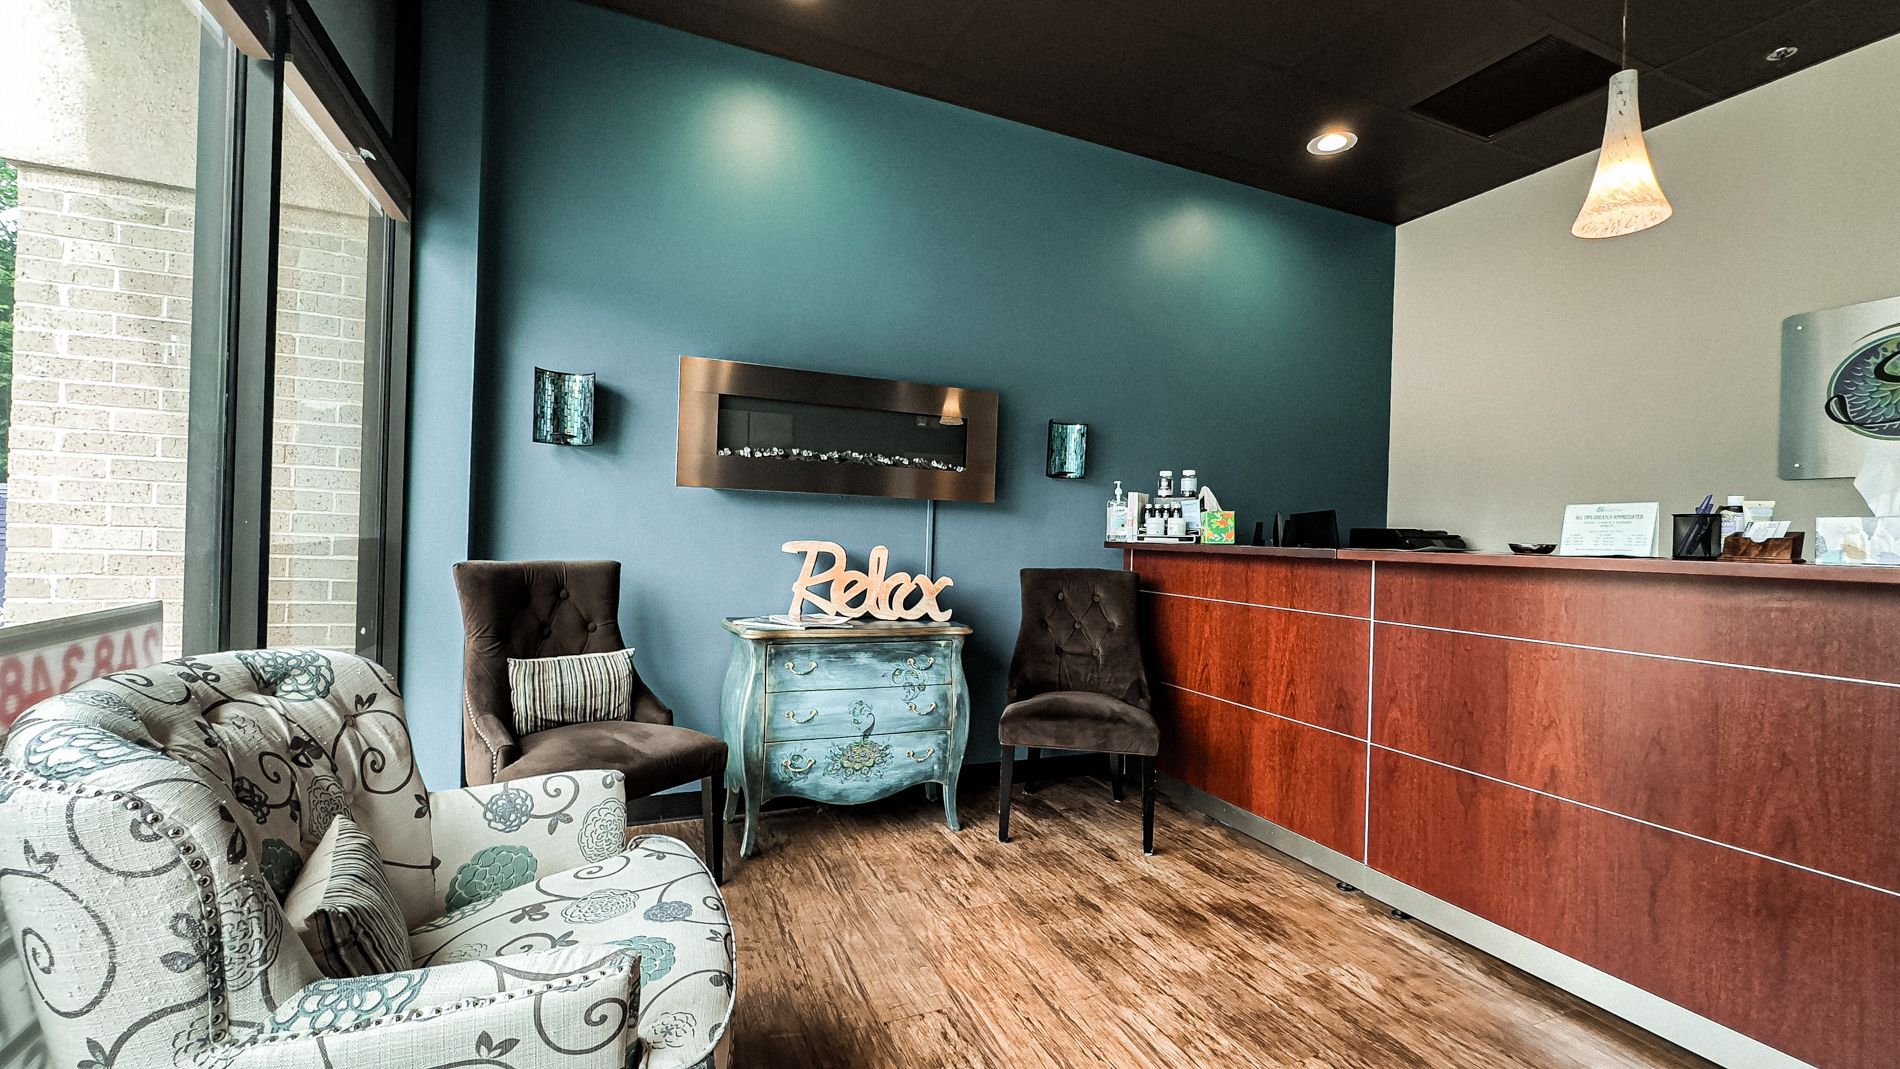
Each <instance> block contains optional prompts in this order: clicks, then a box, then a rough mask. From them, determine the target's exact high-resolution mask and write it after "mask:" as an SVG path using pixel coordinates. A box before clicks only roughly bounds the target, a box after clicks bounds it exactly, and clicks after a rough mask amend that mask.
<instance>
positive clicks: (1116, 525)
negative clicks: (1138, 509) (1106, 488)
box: [1108, 479, 1128, 542]
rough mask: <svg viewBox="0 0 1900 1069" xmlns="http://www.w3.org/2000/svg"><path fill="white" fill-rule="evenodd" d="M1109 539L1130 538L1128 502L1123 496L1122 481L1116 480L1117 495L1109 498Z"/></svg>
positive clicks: (1112, 540) (1121, 539)
mask: <svg viewBox="0 0 1900 1069" xmlns="http://www.w3.org/2000/svg"><path fill="white" fill-rule="evenodd" d="M1108 540H1109V541H1110V542H1125V541H1127V540H1128V502H1127V500H1126V499H1124V498H1123V497H1122V482H1121V480H1120V479H1117V480H1115V496H1114V497H1112V498H1109V500H1108Z"/></svg>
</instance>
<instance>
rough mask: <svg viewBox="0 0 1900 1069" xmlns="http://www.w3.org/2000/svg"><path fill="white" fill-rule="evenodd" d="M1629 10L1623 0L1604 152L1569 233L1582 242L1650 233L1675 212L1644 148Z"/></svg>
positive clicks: (1606, 122)
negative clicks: (1632, 64)
mask: <svg viewBox="0 0 1900 1069" xmlns="http://www.w3.org/2000/svg"><path fill="white" fill-rule="evenodd" d="M1629 48H1630V6H1629V0H1623V69H1622V70H1619V71H1617V72H1616V74H1615V75H1613V76H1612V77H1611V78H1610V111H1609V115H1608V117H1606V118H1605V119H1604V121H1603V148H1602V150H1601V151H1600V152H1598V153H1597V170H1596V174H1595V176H1593V177H1592V178H1591V179H1590V195H1589V196H1588V197H1586V198H1584V201H1583V210H1582V211H1580V212H1578V213H1577V221H1576V222H1574V223H1572V224H1570V232H1571V233H1572V234H1575V235H1576V236H1578V237H1580V238H1615V237H1622V236H1623V235H1624V234H1634V233H1636V232H1637V231H1638V230H1648V229H1649V228H1650V227H1652V226H1655V225H1656V224H1657V223H1660V222H1662V221H1663V220H1664V219H1667V218H1669V216H1670V215H1672V214H1673V213H1674V212H1675V209H1674V208H1672V207H1670V206H1669V198H1668V197H1665V196H1663V191H1662V186H1661V185H1660V184H1658V183H1657V181H1656V168H1655V167H1653V166H1651V164H1650V162H1649V146H1648V145H1646V144H1644V143H1643V117H1642V114H1641V112H1640V111H1639V110H1638V109H1637V106H1636V71H1635V70H1633V69H1631V68H1630V60H1629Z"/></svg>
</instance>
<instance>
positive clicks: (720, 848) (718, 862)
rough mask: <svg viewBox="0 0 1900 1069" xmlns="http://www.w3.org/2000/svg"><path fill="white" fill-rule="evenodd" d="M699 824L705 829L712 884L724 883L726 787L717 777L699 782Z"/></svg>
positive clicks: (707, 861) (707, 858)
mask: <svg viewBox="0 0 1900 1069" xmlns="http://www.w3.org/2000/svg"><path fill="white" fill-rule="evenodd" d="M699 810H700V814H699V815H700V822H701V825H702V826H703V827H704V829H705V835H706V841H705V843H704V849H705V851H706V867H707V868H708V869H710V870H711V871H712V877H713V882H714V883H725V882H726V820H725V816H726V785H725V783H724V782H722V781H721V780H720V779H719V777H717V776H707V777H705V778H704V779H702V780H700V781H699Z"/></svg>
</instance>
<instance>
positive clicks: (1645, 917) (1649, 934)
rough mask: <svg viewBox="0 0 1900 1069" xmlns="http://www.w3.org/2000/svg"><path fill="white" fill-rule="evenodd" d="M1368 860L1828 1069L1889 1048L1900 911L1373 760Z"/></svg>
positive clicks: (1894, 1021) (1578, 811) (1497, 788)
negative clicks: (1370, 840) (1370, 835)
mask: <svg viewBox="0 0 1900 1069" xmlns="http://www.w3.org/2000/svg"><path fill="white" fill-rule="evenodd" d="M1372 811H1373V819H1372V842H1371V844H1370V845H1371V851H1370V856H1371V864H1372V867H1373V868H1375V869H1378V870H1380V871H1381V872H1384V873H1387V874H1388V875H1390V876H1392V877H1393V878H1395V879H1398V880H1401V881H1403V882H1405V883H1407V884H1410V885H1412V886H1413V887H1416V888H1419V889H1420V890H1423V891H1425V892H1426V893H1428V894H1431V895H1435V896H1437V897H1439V898H1442V899H1444V900H1445V901H1448V902H1451V903H1453V904H1454V905H1457V906H1460V907H1463V908H1464V909H1467V910H1470V911H1471V912H1473V913H1476V914H1478V915H1479V916H1481V917H1484V918H1486V919H1488V920H1491V921H1493V922H1495V923H1498V924H1500V925H1503V926H1504V927H1506V928H1509V929H1511V930H1513V931H1516V932H1519V933H1521V934H1523V935H1525V936H1527V937H1529V938H1531V939H1533V940H1536V941H1537V942H1539V943H1542V944H1544V945H1545V946H1548V947H1550V948H1552V949H1554V950H1556V951H1558V952H1560V953H1563V954H1567V955H1569V956H1571V957H1573V958H1576V959H1577V960H1579V961H1582V962H1585V963H1587V964H1589V965H1593V966H1595V967H1597V968H1599V969H1602V970H1604V971H1605V972H1608V973H1611V974H1612V975H1615V976H1619V977H1621V978H1623V979H1624V980H1627V981H1629V982H1630V983H1632V984H1635V985H1637V986H1638V987H1642V988H1645V989H1647V990H1649V991H1652V992H1654V993H1655V994H1657V995H1660V996H1662V997H1663V998H1665V999H1668V1000H1669V1001H1671V1002H1675V1003H1677V1004H1678V1005H1681V1006H1683V1007H1685V1008H1687V1009H1689V1010H1691V1011H1693V1012H1696V1013H1700V1014H1702V1015H1704V1016H1706V1017H1709V1018H1711V1019H1713V1020H1716V1021H1718V1022H1721V1023H1722V1024H1725V1025H1728V1026H1729V1027H1731V1028H1734V1029H1736V1030H1737V1031H1740V1032H1743V1033H1746V1034H1748V1035H1751V1036H1754V1037H1755V1038H1757V1039H1759V1040H1761V1041H1762V1042H1764V1043H1767V1044H1768V1045H1770V1046H1772V1047H1776V1048H1779V1049H1781V1050H1784V1051H1786V1052H1788V1053H1789V1054H1792V1055H1794V1056H1795V1057H1797V1058H1801V1059H1803V1060H1806V1061H1809V1062H1812V1063H1814V1064H1815V1065H1818V1066H1822V1067H1824V1069H1875V1067H1882V1069H1886V1067H1891V1066H1892V1065H1893V1064H1894V1052H1895V1051H1896V1050H1900V999H1896V998H1895V997H1894V992H1896V991H1900V898H1896V897H1894V896H1892V895H1888V894H1883V893H1882V892H1879V891H1873V890H1869V889H1867V888H1864V887H1859V886H1856V885H1854V884H1850V883H1846V882H1843V881H1841V880H1836V879H1832V878H1829V877H1827V876H1822V875H1817V874H1815V873H1811V872H1806V871H1804V870H1801V869H1797V868H1793V867H1791V866H1788V865H1782V864H1778V863H1776V862H1773V861H1767V860H1763V859H1761V858H1757V857H1753V856H1750V855H1748V854H1743V853H1739V852H1737V851H1734V850H1730V849H1728V848H1726V847H1722V846H1717V845H1714V844H1711V843H1705V842H1701V841H1699V840H1696V839H1691V838H1688V837H1685V836H1682V835H1678V834H1675V833H1674V832H1669V831H1663V830H1660V829H1657V828H1651V827H1648V826H1646V825H1643V824H1639V823H1637V822H1635V821H1631V820H1625V819H1623V818H1621V817H1615V816H1611V815H1609V814H1605V813H1599V812H1596V811H1594V810H1591V809H1586V808H1584V807H1582V806H1578V805H1574V804H1572V803H1569V802H1562V801H1557V800H1555V799H1550V798H1544V797H1542V796H1539V795H1536V794H1532V793H1530V792H1528V791H1524V790H1520V789H1518V788H1516V787H1511V786H1506V785H1504V784H1499V783H1494V782H1491V781H1489V780H1485V779H1481V778H1479V777H1477V776H1472V775H1469V774H1467V773H1464V772H1459V771H1455V770H1452V769H1447V768H1443V767H1441V766H1438V765H1433V764H1430V763H1428V762H1424V761H1419V760H1416V759H1414V758H1409V757H1405V756H1402V755H1398V754H1393V753H1391V752H1389V751H1385V750H1377V749H1375V750H1374V752H1373V761H1372Z"/></svg>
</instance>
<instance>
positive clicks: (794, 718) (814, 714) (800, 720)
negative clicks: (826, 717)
mask: <svg viewBox="0 0 1900 1069" xmlns="http://www.w3.org/2000/svg"><path fill="white" fill-rule="evenodd" d="M817 718H818V710H816V709H813V710H812V711H810V712H808V713H806V714H805V715H804V716H802V717H801V716H799V715H798V714H797V713H794V712H792V711H791V710H790V709H787V710H785V719H787V720H790V721H791V722H792V723H794V724H809V723H811V722H812V721H813V720H816V719H817Z"/></svg>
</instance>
